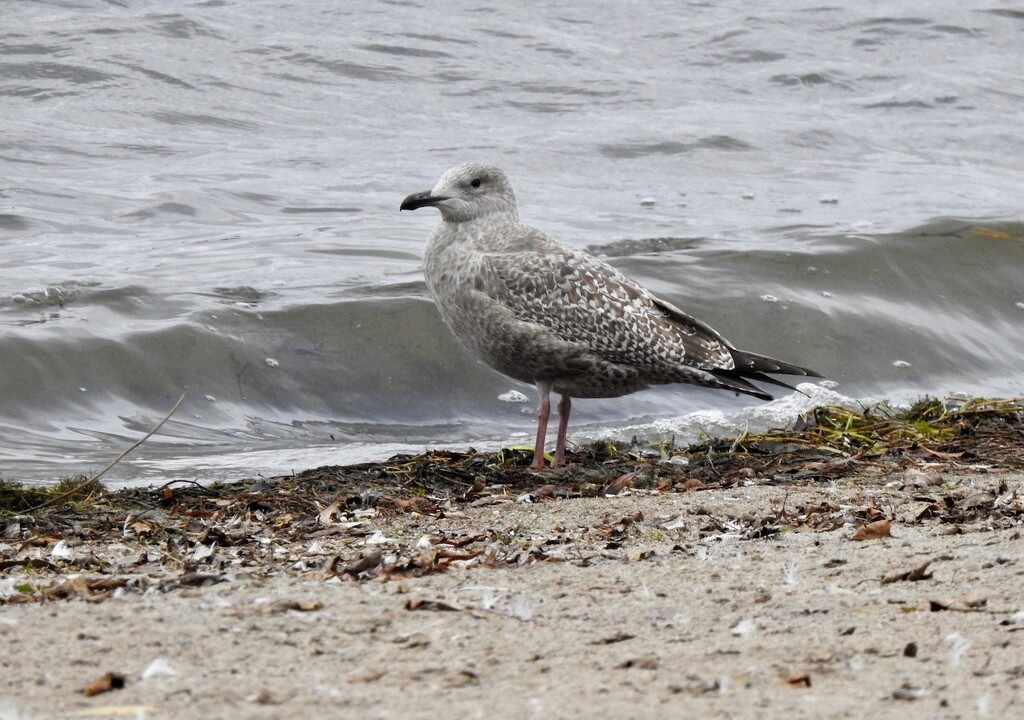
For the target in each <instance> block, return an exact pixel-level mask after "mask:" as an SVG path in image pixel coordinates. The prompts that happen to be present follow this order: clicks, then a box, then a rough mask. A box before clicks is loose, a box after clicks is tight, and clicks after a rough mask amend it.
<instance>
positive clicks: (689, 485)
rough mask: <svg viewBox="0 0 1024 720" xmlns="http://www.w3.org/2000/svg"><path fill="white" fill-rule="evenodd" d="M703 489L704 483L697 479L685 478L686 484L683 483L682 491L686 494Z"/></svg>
mask: <svg viewBox="0 0 1024 720" xmlns="http://www.w3.org/2000/svg"><path fill="white" fill-rule="evenodd" d="M704 487H705V485H704V483H702V482H701V481H700V480H698V479H697V478H687V479H686V482H684V483H683V489H684V490H686V492H696V491H697V490H703V489H704Z"/></svg>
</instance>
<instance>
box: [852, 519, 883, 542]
mask: <svg viewBox="0 0 1024 720" xmlns="http://www.w3.org/2000/svg"><path fill="white" fill-rule="evenodd" d="M891 527H892V524H891V523H890V522H889V521H888V520H885V519H882V520H875V521H874V522H872V523H868V524H867V525H861V526H860V527H859V528H857V531H856V532H855V533H854V534H853V537H851V538H850V539H851V540H880V539H882V538H887V537H892V533H891V532H890V529H891Z"/></svg>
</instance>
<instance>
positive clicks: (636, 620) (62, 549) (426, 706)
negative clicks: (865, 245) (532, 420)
mask: <svg viewBox="0 0 1024 720" xmlns="http://www.w3.org/2000/svg"><path fill="white" fill-rule="evenodd" d="M569 472H573V470H572V469H570V471H569ZM539 477H540V478H541V480H551V481H552V485H536V486H535V487H533V488H532V489H529V490H527V491H526V492H522V493H518V492H496V493H487V492H482V493H480V495H479V496H478V497H477V498H476V499H475V500H473V501H469V502H462V503H458V504H455V503H447V504H446V503H441V504H439V505H438V504H433V505H431V504H429V503H427V501H425V500H424V501H422V502H420V504H416V502H415V501H414V500H409V501H403V502H406V503H407V504H406V505H405V506H404V507H400V506H395V505H392V506H391V509H390V510H386V509H384V505H386V504H381V503H378V504H377V505H376V506H373V504H372V503H359V502H353V501H352V498H354V497H359V496H360V495H359V493H358V491H357V489H355V488H350V489H349V490H350V491H351V492H349V493H341V494H338V493H335V494H336V496H337V497H338V498H339V502H337V503H334V504H333V506H332V504H324V503H320V504H319V505H317V507H319V508H320V509H319V512H317V513H314V512H313V511H312V509H311V510H310V511H309V512H308V513H306V515H308V517H304V514H303V512H302V511H300V510H299V511H297V510H295V509H294V508H292V507H291V506H284V507H283V509H282V510H281V511H280V512H281V513H284V514H280V513H279V514H277V515H276V516H274V517H273V518H271V516H270V514H269V513H268V511H267V510H266V508H263V507H261V506H260V502H263V501H260V500H256V499H253V496H252V494H251V493H252V492H263V493H267V492H269V491H268V490H267V489H265V488H255V489H252V490H251V493H250V495H247V496H246V497H245V498H243V501H244V503H247V506H246V507H245V508H244V511H243V512H242V514H240V515H229V514H224V515H223V516H219V515H218V513H219V511H218V510H216V509H214V510H212V511H211V512H209V513H208V514H207V516H206V517H202V515H203V513H201V512H200V511H198V510H196V508H198V507H200V505H196V504H193V505H190V506H189V509H184V508H185V506H184V505H180V504H179V505H175V506H174V507H175V508H177V510H176V511H175V512H177V513H179V514H178V515H177V516H175V517H179V519H180V518H181V517H185V518H186V519H185V520H182V521H181V522H185V523H186V524H185V525H181V526H180V527H181V528H183V529H182V530H178V529H175V528H173V527H172V526H171V525H170V524H168V525H166V526H162V525H161V520H160V519H159V518H160V517H161V516H160V514H159V513H156V514H154V513H153V512H152V511H144V510H143V505H144V503H143V502H142V500H141V499H139V498H135V499H134V500H132V499H130V498H129V499H128V502H129V505H130V503H131V502H134V503H137V506H138V508H139V511H138V512H128V513H127V514H124V513H122V514H120V515H117V517H118V519H119V523H120V525H119V526H118V527H116V528H114V531H113V535H112V537H114V538H115V539H114V540H112V539H111V536H107V537H103V533H102V532H101V531H99V530H89V529H88V528H83V527H79V528H78V531H79V534H78V535H75V532H74V528H69V530H68V535H67V538H71V539H67V538H65V539H64V540H58V539H57V538H55V537H54V536H53V535H52V534H51V533H41V534H38V535H36V536H35V537H34V538H33V539H31V540H15V539H12V536H13V535H14V534H15V532H16V531H20V532H21V535H22V537H32V533H28V532H25V530H26V527H25V525H26V523H30V521H29V520H27V519H26V518H25V517H22V518H21V519H19V518H18V517H14V518H8V519H6V520H5V521H4V522H5V523H6V537H7V539H6V540H4V541H3V544H2V545H0V547H2V548H3V557H4V558H5V559H6V561H5V562H4V563H3V575H0V591H2V592H3V598H4V603H5V604H4V605H3V606H0V641H2V645H3V647H4V648H5V652H4V653H3V654H2V656H0V665H2V667H3V673H2V680H0V718H3V720H13V719H14V718H18V719H26V718H65V717H124V716H128V717H140V718H196V717H217V718H300V717H310V716H328V717H361V718H411V717H415V718H419V717H422V718H428V717H438V716H445V717H458V718H463V717H464V718H476V717H488V718H497V717H502V718H504V717H508V718H533V717H538V718H541V717H623V718H653V717H665V718H668V717H680V716H687V717H709V718H758V717H791V718H804V717H806V718H814V717H826V716H828V717H837V716H865V715H867V716H871V717H880V718H886V717H893V718H896V717H899V718H922V719H924V718H946V717H949V718H954V717H956V718H974V717H979V718H981V717H991V718H1008V717H1017V716H1019V715H1020V714H1022V713H1024V689H1022V683H1024V679H1022V676H1024V647H1022V640H1024V635H1022V634H1021V630H1022V629H1024V612H1022V611H1024V606H1022V604H1021V593H1020V589H1021V584H1022V574H1024V565H1022V562H1024V540H1022V539H1021V531H1020V530H1021V519H1022V518H1024V504H1022V501H1021V498H1020V486H1021V484H1022V480H1024V476H1022V475H1021V474H1019V473H1017V472H1005V471H996V470H992V469H985V468H969V469H968V470H967V471H963V470H961V471H953V470H951V469H950V468H949V467H946V468H941V469H935V468H927V469H925V470H914V469H905V470H902V471H900V472H898V473H894V472H867V473H864V472H861V473H856V474H853V475H851V476H848V477H844V478H841V479H836V480H832V481H828V482H821V481H815V482H808V481H794V482H779V481H778V479H775V480H770V479H767V478H751V479H750V480H749V481H747V482H745V483H739V484H737V485H734V486H731V487H720V488H706V489H701V490H697V491H694V492H686V491H682V492H679V491H675V490H657V489H643V488H639V487H634V488H630V487H625V488H623V490H622V492H621V494H618V495H614V496H609V495H606V494H601V493H598V494H597V495H595V496H593V497H568V498H559V497H550V493H551V487H552V486H553V483H556V482H558V477H545V475H544V474H540V475H539ZM293 494H294V493H292V491H289V493H288V496H289V497H291V496H292V495H293ZM555 494H556V495H557V493H555ZM165 495H166V492H165ZM362 497H363V499H364V500H365V499H366V493H365V492H364V493H363V494H362ZM212 498H213V499H212V500H211V499H209V498H207V499H204V500H203V505H202V506H203V507H208V508H217V507H222V508H227V507H228V502H229V501H226V500H223V499H217V496H212ZM122 500H124V498H122ZM230 502H238V498H235V500H233V501H230ZM425 503H426V504H425ZM399 505H401V504H399ZM296 507H298V506H296ZM170 516H171V515H168V516H167V517H170ZM113 517H114V514H111V515H110V518H109V519H108V520H107V521H104V522H107V523H108V525H109V524H110V523H109V520H111V519H113ZM876 517H880V518H882V519H881V521H879V520H873V518H876ZM286 521H287V522H291V523H292V525H293V527H299V526H303V527H306V528H307V530H308V531H307V532H303V533H295V532H292V533H291V535H289V534H288V533H285V532H280V530H281V529H282V528H283V527H284V523H285V522H286ZM96 527H101V525H97V526H96ZM275 528H276V530H275ZM203 533H205V534H203ZM90 535H92V536H94V538H95V541H91V540H89V537H90ZM855 537H863V538H865V539H862V540H856V539H854V538H855ZM97 570H100V572H97ZM108 673H109V674H110V675H107V674H108ZM90 685H92V686H93V687H92V688H91V690H90V692H93V691H97V690H100V691H99V692H96V694H93V695H89V694H87V693H85V692H83V690H84V689H86V688H88V687H90ZM108 687H112V689H109V690H106V691H103V690H105V689H106V688H108Z"/></svg>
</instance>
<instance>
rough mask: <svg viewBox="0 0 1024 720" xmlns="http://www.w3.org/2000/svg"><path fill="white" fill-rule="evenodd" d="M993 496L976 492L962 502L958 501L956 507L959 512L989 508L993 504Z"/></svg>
mask: <svg viewBox="0 0 1024 720" xmlns="http://www.w3.org/2000/svg"><path fill="white" fill-rule="evenodd" d="M995 499H996V497H995V495H993V494H992V493H990V492H976V493H971V494H970V495H968V496H967V497H965V498H964V499H963V500H961V501H959V502H958V503H957V504H956V506H957V507H958V508H960V509H961V510H970V509H971V508H976V507H989V506H990V505H991V504H992V503H993V502H995Z"/></svg>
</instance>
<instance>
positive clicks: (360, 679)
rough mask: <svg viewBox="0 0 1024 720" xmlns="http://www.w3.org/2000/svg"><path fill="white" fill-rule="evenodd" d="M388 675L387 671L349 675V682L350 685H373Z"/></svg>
mask: <svg viewBox="0 0 1024 720" xmlns="http://www.w3.org/2000/svg"><path fill="white" fill-rule="evenodd" d="M387 674H388V671H387V670H376V671H374V672H367V673H360V674H358V675H349V676H348V681H349V682H350V683H372V682H377V681H378V680H380V679H381V678H382V677H384V676H385V675H387Z"/></svg>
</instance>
